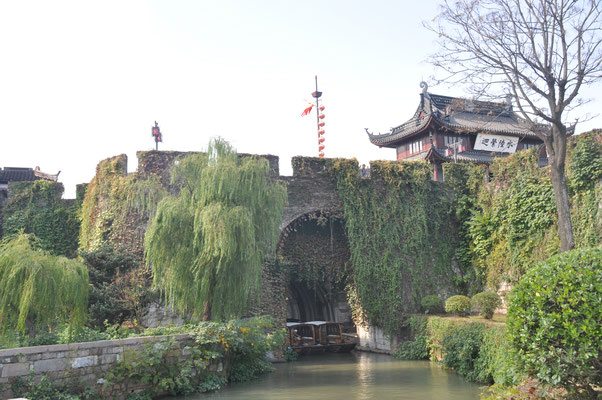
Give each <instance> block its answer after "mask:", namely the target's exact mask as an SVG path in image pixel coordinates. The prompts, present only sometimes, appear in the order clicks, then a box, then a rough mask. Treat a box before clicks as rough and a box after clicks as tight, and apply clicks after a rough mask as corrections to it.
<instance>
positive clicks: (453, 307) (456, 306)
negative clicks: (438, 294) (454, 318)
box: [445, 295, 472, 317]
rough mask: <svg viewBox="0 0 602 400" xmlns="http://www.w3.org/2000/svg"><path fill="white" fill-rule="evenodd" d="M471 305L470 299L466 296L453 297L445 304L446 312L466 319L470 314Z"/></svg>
mask: <svg viewBox="0 0 602 400" xmlns="http://www.w3.org/2000/svg"><path fill="white" fill-rule="evenodd" d="M471 304H472V302H471V301H470V298H468V297H466V296H462V295H457V296H452V297H450V298H449V299H447V301H446V302H445V312H448V313H456V314H458V315H460V316H463V317H465V316H467V315H468V314H469V313H470V307H471Z"/></svg>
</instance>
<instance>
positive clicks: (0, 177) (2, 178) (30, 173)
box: [0, 167, 58, 183]
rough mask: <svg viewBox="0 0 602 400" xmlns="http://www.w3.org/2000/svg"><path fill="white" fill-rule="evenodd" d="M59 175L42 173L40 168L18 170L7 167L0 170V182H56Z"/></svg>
mask: <svg viewBox="0 0 602 400" xmlns="http://www.w3.org/2000/svg"><path fill="white" fill-rule="evenodd" d="M57 178H58V174H56V175H52V174H47V173H44V172H42V171H40V170H39V169H38V168H36V169H35V170H34V169H33V168H16V167H5V168H4V169H2V168H0V182H5V183H8V182H27V181H35V180H38V179H45V180H49V181H54V182H56V180H57Z"/></svg>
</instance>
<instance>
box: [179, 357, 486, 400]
mask: <svg viewBox="0 0 602 400" xmlns="http://www.w3.org/2000/svg"><path fill="white" fill-rule="evenodd" d="M275 367H276V371H275V372H273V373H271V374H267V375H265V376H262V377H261V378H259V379H258V380H255V381H252V382H244V383H234V384H230V385H227V386H226V387H225V388H223V389H221V390H218V391H215V392H212V393H204V394H196V395H190V396H183V397H178V398H177V399H179V400H184V399H186V400H208V399H245V400H259V399H262V400H263V399H268V400H269V399H274V400H276V399H278V400H289V399H290V400H305V399H311V400H337V399H345V400H372V399H375V400H386V399H420V400H428V399H433V400H435V399H436V400H470V399H475V400H477V399H479V393H481V392H482V389H481V388H480V387H479V386H478V385H474V384H470V383H468V382H466V381H464V380H463V379H462V378H461V377H459V376H458V375H456V374H454V373H453V372H448V371H445V370H443V369H441V368H440V367H438V366H437V365H436V364H435V363H431V362H429V361H400V360H396V359H394V358H393V357H391V356H388V355H384V354H373V353H364V352H354V353H351V354H318V355H312V356H305V357H299V360H298V361H295V362H289V363H283V364H275Z"/></svg>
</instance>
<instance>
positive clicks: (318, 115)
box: [316, 75, 321, 139]
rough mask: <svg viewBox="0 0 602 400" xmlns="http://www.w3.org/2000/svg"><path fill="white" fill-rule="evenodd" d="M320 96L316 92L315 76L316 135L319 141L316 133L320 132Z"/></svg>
mask: <svg viewBox="0 0 602 400" xmlns="http://www.w3.org/2000/svg"><path fill="white" fill-rule="evenodd" d="M320 94H321V93H320V92H318V75H316V134H317V135H318V139H320V134H319V133H318V131H319V130H320V104H318V101H319V100H318V99H319V98H320Z"/></svg>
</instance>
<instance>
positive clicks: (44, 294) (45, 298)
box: [0, 234, 88, 337]
mask: <svg viewBox="0 0 602 400" xmlns="http://www.w3.org/2000/svg"><path fill="white" fill-rule="evenodd" d="M31 241H32V237H31V236H29V235H25V234H20V235H17V236H15V237H14V238H13V239H11V240H5V241H4V242H2V243H0V333H1V334H6V333H8V332H10V331H12V330H18V331H21V332H25V331H26V330H27V331H28V333H29V336H30V337H33V336H34V335H35V331H36V327H45V328H46V329H48V328H49V327H51V326H52V325H53V324H54V323H56V322H59V321H62V322H67V323H69V325H70V326H72V327H76V326H81V325H83V324H84V323H85V322H86V316H87V314H86V313H87V309H88V270H87V269H86V267H85V266H84V265H83V264H82V263H80V262H78V261H76V260H70V259H68V258H65V257H61V256H53V255H50V254H48V253H46V252H43V251H41V250H37V249H34V248H32V246H31Z"/></svg>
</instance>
